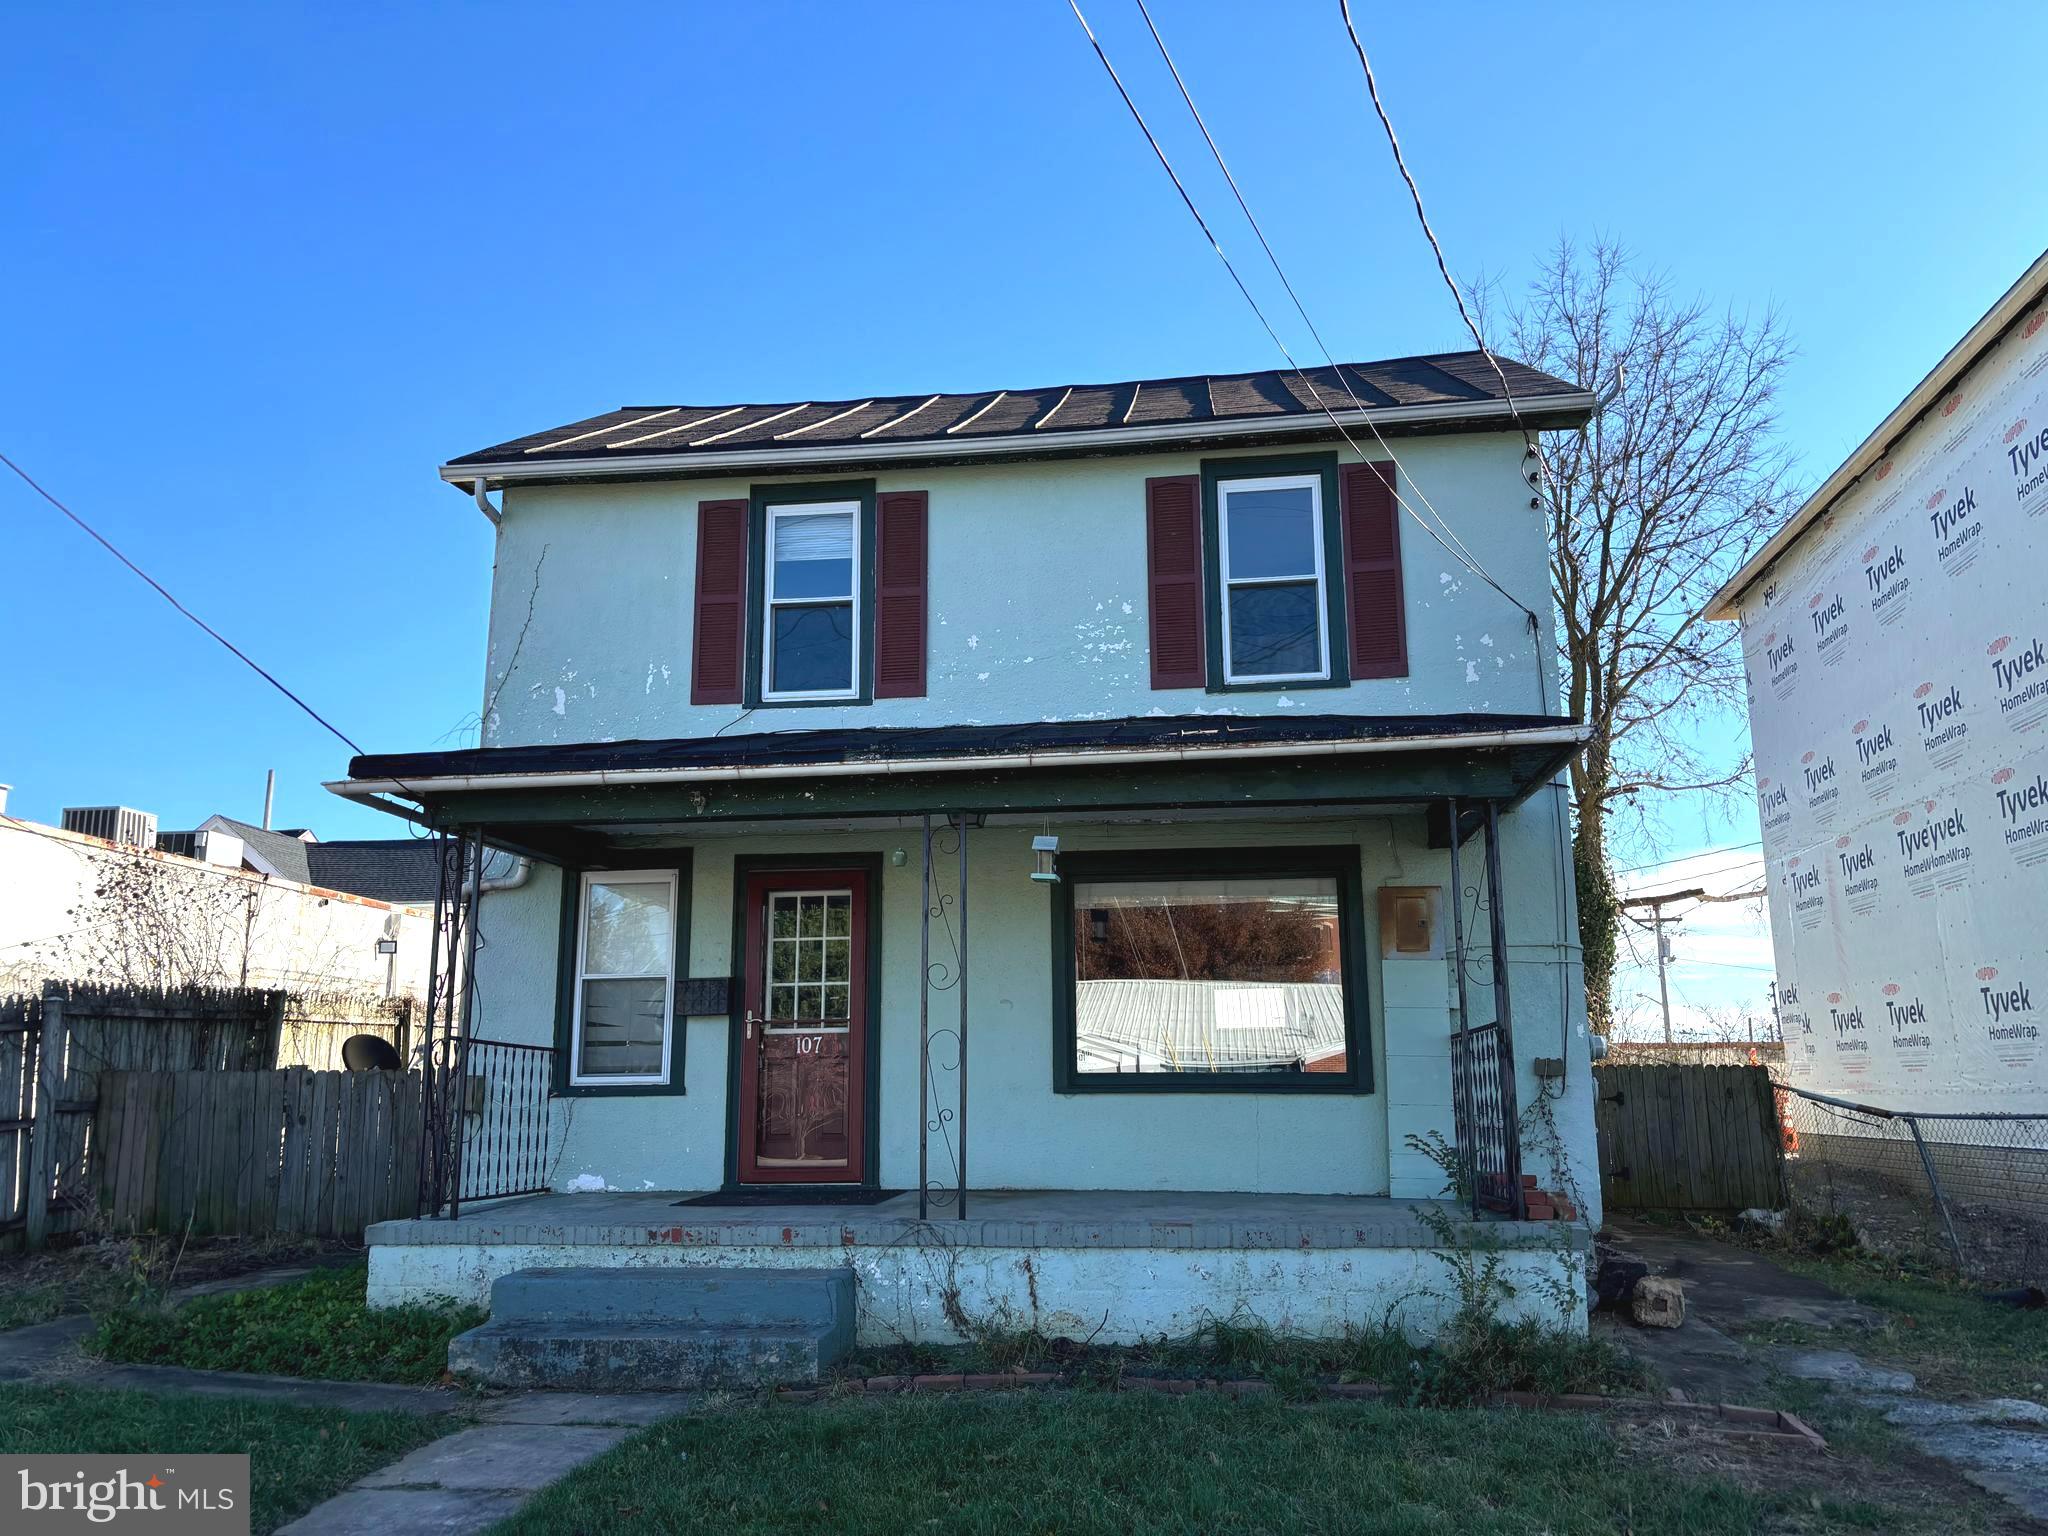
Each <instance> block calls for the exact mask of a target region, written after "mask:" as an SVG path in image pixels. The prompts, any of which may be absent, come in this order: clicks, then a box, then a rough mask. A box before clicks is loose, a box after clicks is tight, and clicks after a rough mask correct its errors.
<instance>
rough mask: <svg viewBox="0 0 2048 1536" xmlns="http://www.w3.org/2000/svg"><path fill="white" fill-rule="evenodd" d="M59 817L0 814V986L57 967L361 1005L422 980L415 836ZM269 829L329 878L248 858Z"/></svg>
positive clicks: (27, 983) (120, 812) (62, 972)
mask: <svg viewBox="0 0 2048 1536" xmlns="http://www.w3.org/2000/svg"><path fill="white" fill-rule="evenodd" d="M4 811H5V800H4V795H0V812H4ZM64 820H65V823H66V825H65V826H63V827H50V826H43V825H41V824H39V823H36V822H31V821H24V820H22V819H21V818H19V817H14V816H7V815H4V814H0V992H11V991H19V990H33V989H34V988H36V987H39V986H40V985H41V984H42V983H43V982H45V981H59V980H63V981H95V982H125V983H135V984H144V985H164V986H170V985H188V984H199V985H210V986H250V987H277V988H282V989H284V990H287V991H291V992H294V993H298V994H303V995H306V996H308V997H313V996H319V997H324V998H327V999H330V1000H334V1001H336V1002H344V1001H348V1000H355V1001H359V1002H362V1003H364V1004H371V1003H374V1002H376V1001H377V1000H380V999H393V998H404V997H412V998H418V997H423V996H424V994H425V991H426V965H427V953H428V949H429V947H430V945H429V942H428V937H429V932H430V922H431V919H430V917H429V915H428V911H429V910H430V909H431V906H432V903H433V899H434V891H433V889H432V888H431V886H430V887H429V888H428V889H427V890H426V892H425V895H424V898H423V900H424V906H423V905H422V898H420V897H419V896H418V895H417V894H416V892H417V890H418V881H419V874H418V871H417V870H416V869H415V868H414V866H415V865H417V864H418V862H419V856H418V853H417V850H420V849H427V850H428V852H427V856H426V857H427V864H426V870H427V874H428V876H429V878H431V875H432V870H433V865H432V853H431V848H430V845H428V844H424V843H421V842H419V841H417V840H415V839H411V838H399V839H394V840H391V841H389V842H384V843H367V844H366V843H353V844H324V845H315V844H312V843H310V842H305V843H301V842H298V841H297V840H296V839H294V838H291V837H287V836H286V835H285V834H278V833H265V832H263V831H262V830H261V829H260V828H256V827H245V826H243V825H242V824H240V823H236V822H229V821H227V820H226V818H223V817H213V818H211V819H210V820H209V821H208V822H207V824H206V826H205V827H204V828H201V829H199V830H197V831H193V832H159V831H157V829H156V818H155V817H154V816H151V815H149V814H148V813H147V812H141V811H134V810H130V809H128V808H126V807H119V806H107V807H91V808H80V809H76V810H67V811H66V812H65V813H64ZM307 836H310V834H307ZM268 838H280V839H282V840H284V841H287V842H290V843H292V846H294V847H299V848H304V849H306V850H308V851H310V850H311V849H312V848H313V847H315V846H319V847H322V848H325V849H331V850H336V853H335V856H334V857H332V858H323V859H321V860H320V861H319V862H318V866H317V867H318V868H320V870H321V872H322V873H323V874H324V875H326V876H328V877H330V878H328V879H324V880H315V879H308V878H307V872H300V873H298V874H296V875H291V874H280V873H279V872H278V871H277V870H275V869H262V870H259V869H257V868H256V867H254V865H255V856H254V855H253V854H252V853H251V847H252V845H253V844H255V843H257V842H259V841H260V840H263V839H268ZM376 850H383V852H382V853H381V854H380V853H378V852H376ZM357 876H363V877H365V878H357ZM334 877H341V878H334ZM386 941H388V942H389V945H390V946H391V947H390V948H389V951H388V952H386V948H385V946H386Z"/></svg>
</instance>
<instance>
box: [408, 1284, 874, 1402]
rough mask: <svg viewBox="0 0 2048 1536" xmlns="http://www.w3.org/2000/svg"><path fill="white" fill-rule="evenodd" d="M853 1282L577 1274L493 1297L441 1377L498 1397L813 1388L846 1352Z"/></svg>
mask: <svg viewBox="0 0 2048 1536" xmlns="http://www.w3.org/2000/svg"><path fill="white" fill-rule="evenodd" d="M853 1334H854V1290H853V1271H852V1270H851V1269H850V1268H847V1267H845V1266H840V1267H836V1268H830V1269H727V1268H717V1267H714V1266H711V1265H680V1266H675V1267H663V1268H655V1267H630V1268H629V1267H618V1268H607V1267H598V1266H584V1267H577V1268H565V1269H523V1270H515V1271H513V1272H512V1273H510V1274H507V1275H501V1276H499V1277H498V1279H497V1280H495V1281H494V1282H492V1285H491V1319H490V1321H489V1322H487V1323H485V1324H484V1325H483V1326H482V1327H481V1328H473V1329H471V1330H470V1331H469V1332H468V1333H465V1334H461V1335H459V1336H457V1337H456V1338H454V1339H453V1340H451V1341H450V1342H449V1345H448V1369H449V1370H450V1371H452V1372H453V1373H454V1374H455V1375H456V1376H458V1377H461V1378H463V1379H464V1380H468V1381H475V1382H479V1383H482V1384H485V1385H489V1386H498V1387H559V1388H566V1389H573V1390H579V1391H597V1392H636V1391H639V1392H655V1391H672V1390H676V1389H680V1388H691V1387H747V1386H763V1385H773V1384H779V1383H784V1382H812V1381H816V1380H818V1378H819V1375H820V1373H821V1372H822V1371H823V1370H824V1369H825V1368H827V1367H829V1366H830V1365H831V1364H832V1363H833V1362H835V1361H836V1360H838V1359H839V1358H840V1357H841V1356H842V1355H844V1354H845V1353H846V1352H847V1351H848V1350H849V1349H851V1348H852V1347H853Z"/></svg>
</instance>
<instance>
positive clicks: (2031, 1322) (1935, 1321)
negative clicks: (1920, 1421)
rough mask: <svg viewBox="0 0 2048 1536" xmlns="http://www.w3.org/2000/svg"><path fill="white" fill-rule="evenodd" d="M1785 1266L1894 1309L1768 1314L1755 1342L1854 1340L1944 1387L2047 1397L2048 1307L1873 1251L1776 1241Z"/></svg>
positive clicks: (1876, 1358) (1938, 1391)
mask: <svg viewBox="0 0 2048 1536" xmlns="http://www.w3.org/2000/svg"><path fill="white" fill-rule="evenodd" d="M1770 1253H1771V1257H1772V1259H1773V1260H1774V1261H1775V1262H1777V1263H1779V1264H1782V1265H1783V1266H1784V1267H1785V1268H1787V1269H1789V1270H1793V1271H1795V1272H1797V1273H1799V1274H1803V1275H1809V1276H1811V1277H1812V1278H1814V1279H1816V1280H1819V1281H1821V1282H1822V1283H1823V1284H1825V1285H1829V1286H1832V1287H1833V1288H1834V1289H1835V1290H1837V1291H1840V1292H1841V1293H1842V1294H1843V1295H1844V1296H1847V1297H1849V1298H1850V1299H1851V1300H1852V1301H1860V1302H1862V1303H1863V1304H1864V1305H1866V1306H1869V1307H1873V1308H1875V1309H1876V1310H1878V1311H1879V1312H1881V1313H1883V1314H1884V1319H1885V1321H1884V1325H1883V1326H1882V1327H1880V1328H1878V1329H1876V1330H1874V1331H1871V1332H1867V1333H1866V1332H1862V1331H1859V1330H1855V1329H1843V1328H1812V1327H1808V1326H1806V1325H1804V1324H1797V1323H1764V1324H1758V1325H1755V1326H1752V1327H1750V1328H1748V1329H1746V1330H1745V1331H1744V1335H1743V1336H1744V1337H1745V1338H1747V1339H1749V1340H1751V1341H1752V1342H1761V1343H1768V1344H1786V1345H1797V1346H1800V1347H1805V1348H1814V1349H1846V1350H1850V1351H1853V1352H1854V1353H1855V1354H1856V1355H1857V1356H1859V1357H1860V1358H1862V1359H1864V1360H1867V1361H1869V1362H1871V1363H1872V1364H1878V1365H1891V1366H1897V1367H1900V1368H1901V1369H1904V1370H1908V1371H1911V1372H1912V1373H1913V1374H1914V1376H1916V1377H1917V1378H1918V1379H1919V1383H1920V1387H1921V1390H1922V1391H1925V1392H1928V1393H1932V1394H1934V1395H1936V1396H1941V1397H2038V1396H2040V1395H2041V1394H2042V1393H2043V1392H2048V1311H2041V1312H2024V1311H2019V1310H2017V1309H2015V1308H2012V1307H2008V1306H2004V1305H2001V1304H1998V1303H1994V1302H1988V1301H1985V1300H1984V1299H1983V1298H1982V1297H1981V1296H1980V1295H1979V1294H1978V1292H1977V1291H1976V1290H1974V1289H1972V1288H1970V1287H1968V1286H1964V1285H1961V1284H1956V1283H1951V1282H1948V1281H1945V1280H1943V1279H1941V1278H1939V1277H1930V1276H1921V1275H1914V1274H1909V1273H1907V1272H1906V1271H1904V1270H1902V1269H1900V1268H1898V1267H1897V1266H1896V1265H1893V1264H1891V1263H1890V1262H1888V1261H1886V1260H1884V1259H1881V1258H1877V1257H1875V1256H1871V1255H1855V1256H1846V1257H1841V1258H1817V1257H1810V1256H1801V1255H1798V1254H1790V1253H1784V1252H1781V1251H1778V1250H1776V1249H1773V1250H1770Z"/></svg>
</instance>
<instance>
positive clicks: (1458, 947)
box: [1444, 795, 1479, 1218]
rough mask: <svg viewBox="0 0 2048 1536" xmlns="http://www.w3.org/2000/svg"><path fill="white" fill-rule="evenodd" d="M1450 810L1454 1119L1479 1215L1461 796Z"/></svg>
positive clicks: (1447, 803) (1453, 798) (1460, 1154)
mask: <svg viewBox="0 0 2048 1536" xmlns="http://www.w3.org/2000/svg"><path fill="white" fill-rule="evenodd" d="M1444 804H1445V808H1446V810H1447V812H1448V819H1449V826H1450V829H1451V830H1450V841H1451V969H1452V971H1453V973H1454V974H1455V975H1456V977H1457V984H1458V1028H1457V1032H1456V1033H1455V1034H1454V1035H1453V1036H1452V1039H1451V1118H1452V1120H1453V1122H1454V1123H1455V1125H1456V1128H1457V1134H1458V1149H1457V1150H1458V1158H1459V1162H1460V1164H1461V1167H1462V1170H1463V1172H1464V1175H1465V1179H1466V1182H1467V1183H1468V1184H1469V1185H1470V1186H1471V1200H1472V1214H1473V1216H1474V1217H1475V1218H1476V1217H1477V1216H1478V1215H1479V1160H1478V1158H1477V1157H1476V1156H1474V1151H1475V1148H1474V1147H1473V1145H1472V1144H1471V1143H1472V1138H1473V1137H1474V1136H1475V1135H1476V1128H1475V1127H1474V1125H1473V1123H1472V1119H1473V1104H1472V1095H1471V1087H1472V1085H1471V1081H1470V1078H1471V1072H1472V1037H1471V1035H1470V1033H1469V1031H1470V1030H1471V1028H1472V1014H1471V1009H1470V1006H1469V1004H1468V1002H1467V999H1466V996H1465V878H1464V874H1463V872H1462V869H1461V867H1460V863H1459V857H1458V844H1459V842H1460V841H1461V837H1460V831H1461V827H1460V823H1459V820H1458V797H1457V796H1456V795H1453V796H1451V798H1450V799H1449V800H1447V801H1445V802H1444Z"/></svg>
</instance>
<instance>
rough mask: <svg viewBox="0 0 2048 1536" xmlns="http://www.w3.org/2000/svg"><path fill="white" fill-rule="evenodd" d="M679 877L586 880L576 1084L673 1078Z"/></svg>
mask: <svg viewBox="0 0 2048 1536" xmlns="http://www.w3.org/2000/svg"><path fill="white" fill-rule="evenodd" d="M676 898H677V872H676V871H675V870H672V869H635V870H606V871H602V872H592V873H589V874H586V875H584V877H583V888H582V899H581V903H580V913H579V917H578V921H577V933H576V957H577V968H576V992H575V999H574V1016H573V1020H572V1028H571V1031H570V1051H571V1055H570V1061H569V1081H570V1083H571V1084H572V1085H574V1086H577V1087H585V1086H593V1087H594V1086H603V1087H628V1086H637V1085H646V1084H663V1083H667V1082H668V1081H669V1072H670V1065H671V1058H672V1055H673V1040H674V1034H675V937H676Z"/></svg>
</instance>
